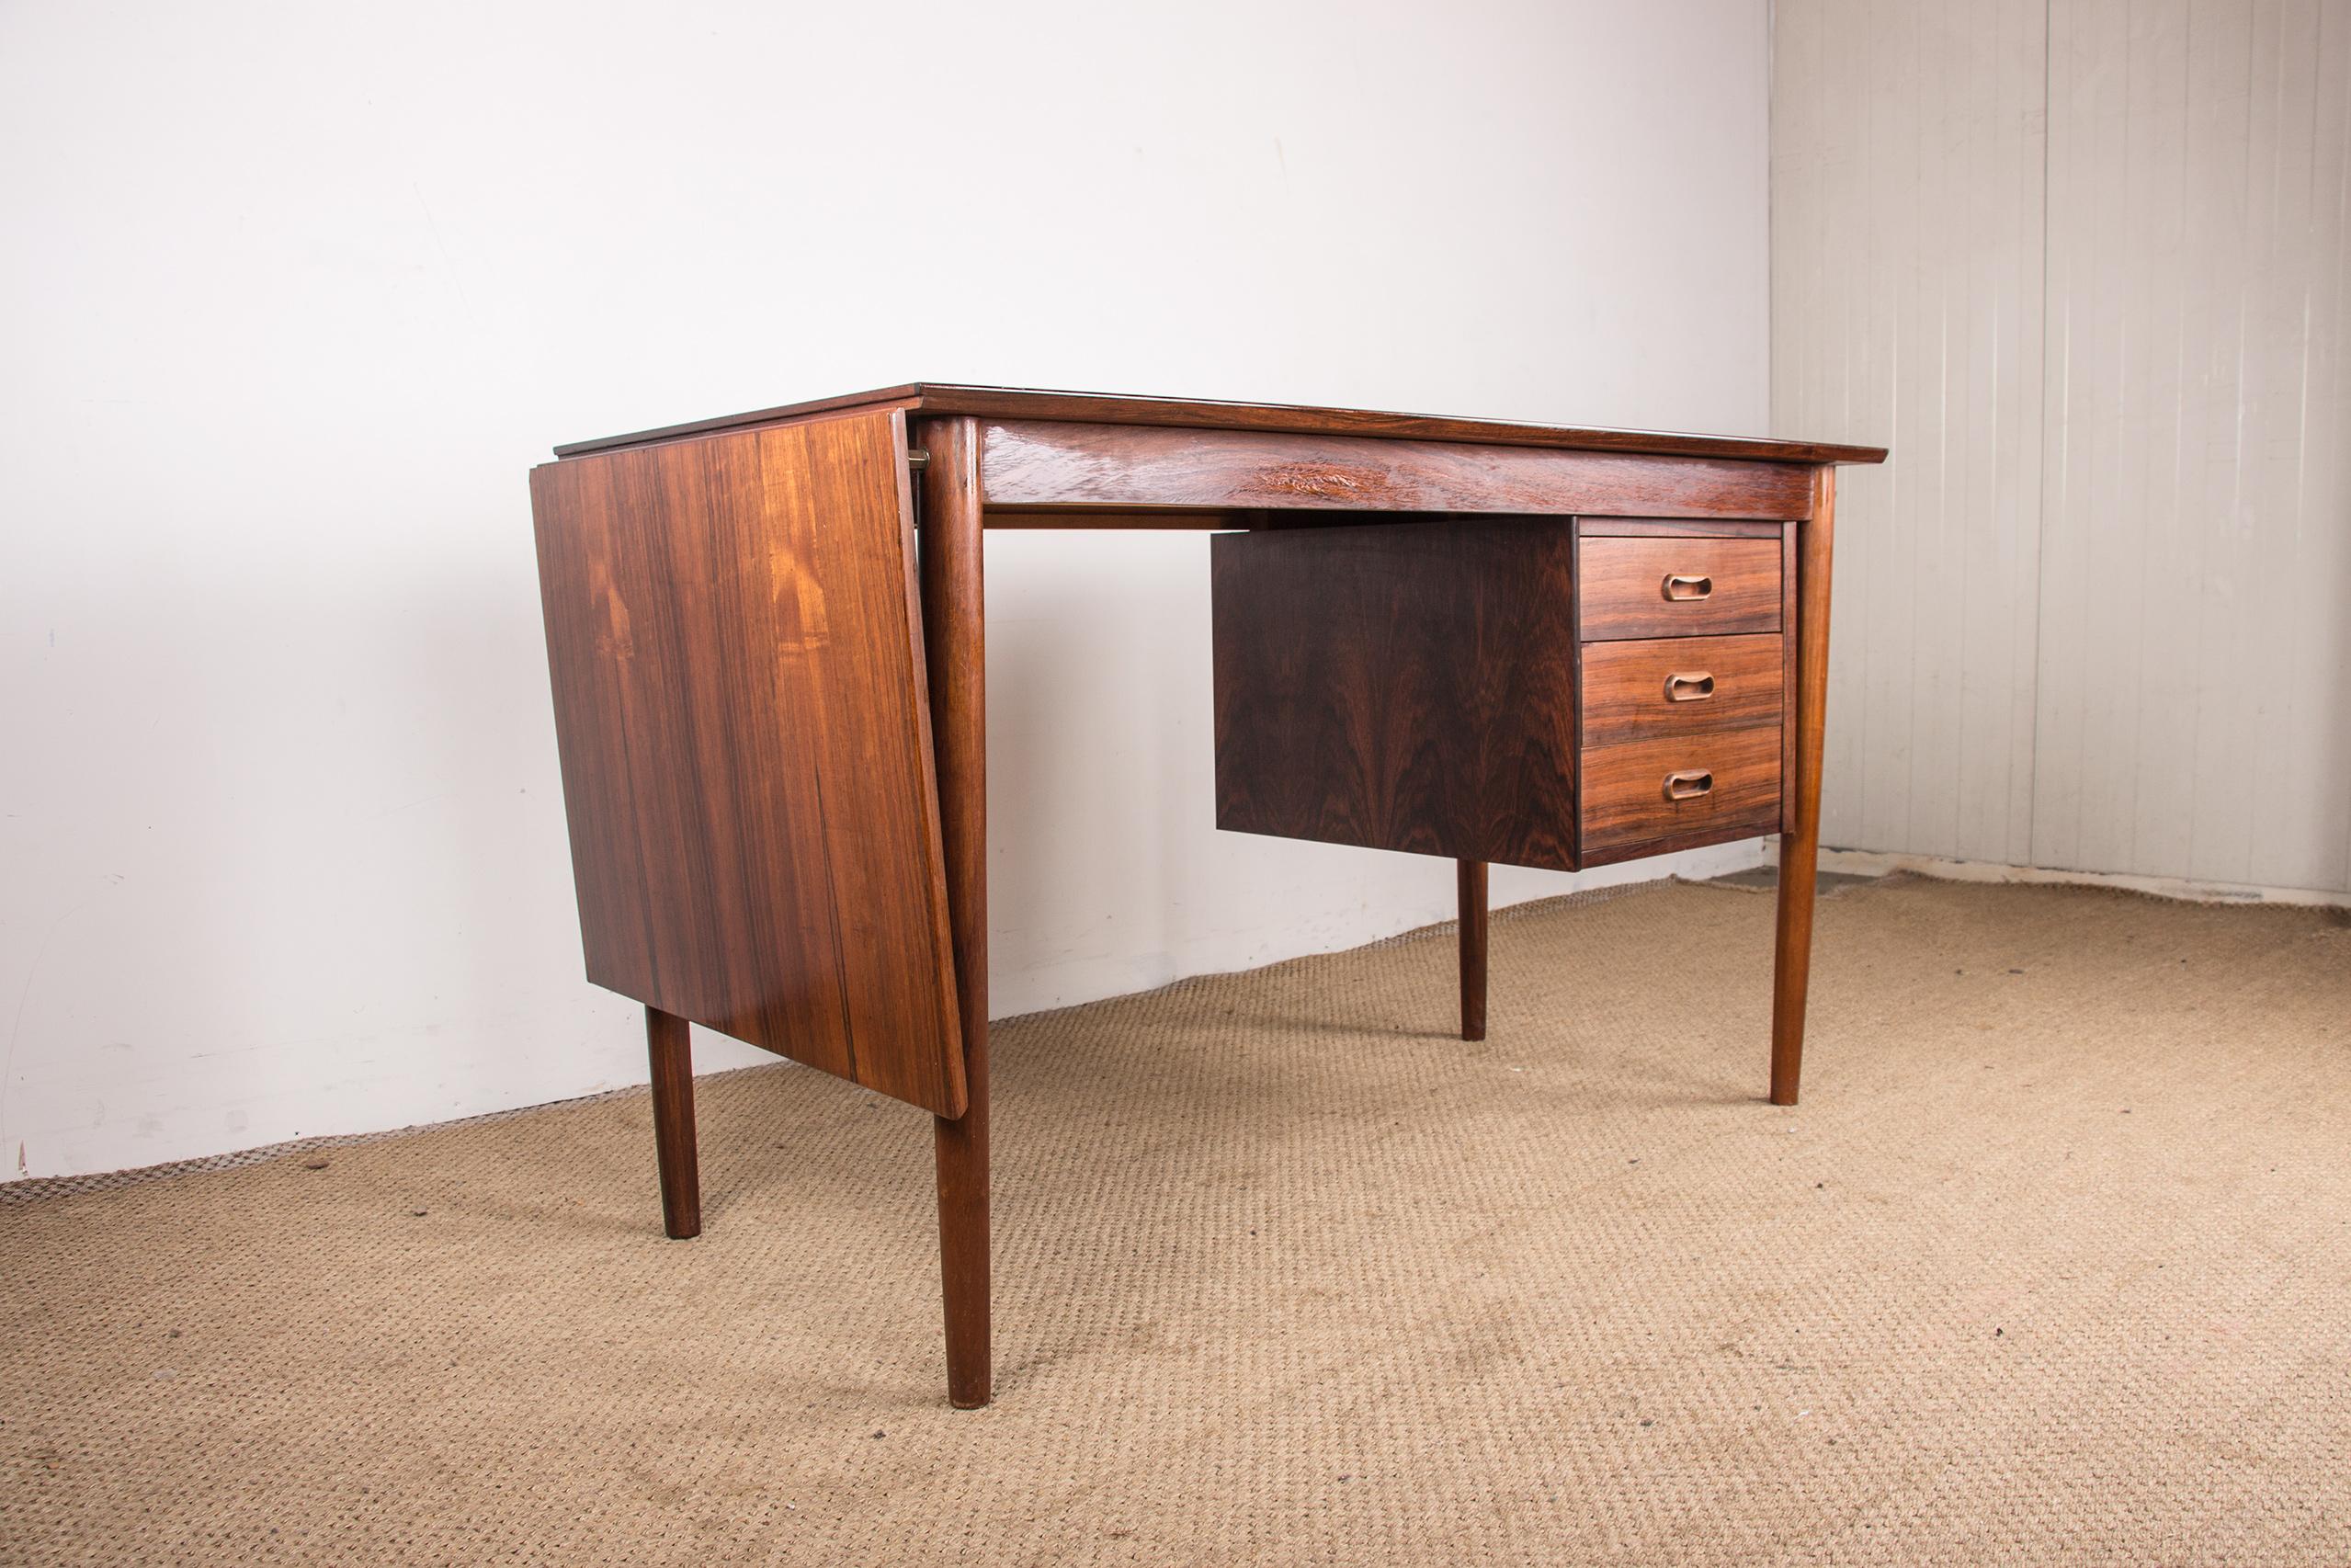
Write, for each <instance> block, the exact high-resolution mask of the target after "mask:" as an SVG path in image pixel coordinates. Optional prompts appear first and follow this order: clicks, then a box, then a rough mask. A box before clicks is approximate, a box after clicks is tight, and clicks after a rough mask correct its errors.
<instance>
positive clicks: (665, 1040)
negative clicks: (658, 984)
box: [645, 1007, 702, 1242]
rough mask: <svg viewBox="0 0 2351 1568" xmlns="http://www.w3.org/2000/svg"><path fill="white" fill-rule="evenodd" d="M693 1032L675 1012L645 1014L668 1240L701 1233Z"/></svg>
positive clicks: (648, 1011) (656, 1150)
mask: <svg viewBox="0 0 2351 1568" xmlns="http://www.w3.org/2000/svg"><path fill="white" fill-rule="evenodd" d="M693 1050H694V1047H693V1028H692V1026H690V1025H689V1024H687V1021H686V1020H685V1019H684V1018H681V1017H678V1016H677V1015H676V1014H675V1013H664V1012H663V1011H662V1010H661V1009H660V1008H659V1007H648V1008H646V1009H645V1051H646V1054H647V1055H648V1056H650V1057H651V1058H652V1062H653V1160H654V1163H655V1164H656V1165H659V1166H660V1168H661V1222H662V1229H663V1230H664V1231H666V1232H668V1233H669V1234H670V1237H671V1239H672V1240H675V1241H681V1242H682V1241H687V1240H688V1239H690V1238H692V1237H695V1236H698V1235H700V1234H701V1233H702V1173H701V1162H700V1160H699V1158H698V1155H697V1153H696V1150H695V1147H694V1057H693Z"/></svg>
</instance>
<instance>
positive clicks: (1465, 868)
mask: <svg viewBox="0 0 2351 1568" xmlns="http://www.w3.org/2000/svg"><path fill="white" fill-rule="evenodd" d="M1456 865H1457V868H1458V880H1459V885H1460V894H1461V1038H1462V1039H1463V1040H1483V1039H1485V1037H1486V863H1485V862H1484V861H1483V860H1462V861H1459V862H1457V863H1456Z"/></svg>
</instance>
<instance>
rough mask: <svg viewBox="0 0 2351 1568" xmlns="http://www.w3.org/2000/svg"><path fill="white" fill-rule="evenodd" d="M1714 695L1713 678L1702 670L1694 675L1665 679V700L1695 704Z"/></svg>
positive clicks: (1671, 676) (1673, 676) (1674, 676)
mask: <svg viewBox="0 0 2351 1568" xmlns="http://www.w3.org/2000/svg"><path fill="white" fill-rule="evenodd" d="M1713 695H1714V677H1713V676H1711V675H1709V674H1708V673H1707V672H1706V671H1704V670H1700V671H1698V673H1697V674H1696V675H1670V676H1666V677H1665V700H1666V701H1668V702H1697V701H1698V700H1700V699H1704V698H1709V697H1712V696H1713Z"/></svg>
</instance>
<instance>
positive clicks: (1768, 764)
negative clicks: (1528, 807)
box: [1581, 722, 1779, 864]
mask: <svg viewBox="0 0 2351 1568" xmlns="http://www.w3.org/2000/svg"><path fill="white" fill-rule="evenodd" d="M1583 776H1584V777H1583V785H1584V809H1583V817H1584V820H1583V824H1582V825H1583V834H1582V839H1581V842H1582V846H1583V852H1584V860H1585V862H1586V863H1587V864H1590V863H1592V862H1593V861H1595V860H1596V859H1607V858H1616V857H1612V856H1610V855H1608V854H1607V851H1610V850H1614V849H1621V848H1624V847H1626V846H1630V845H1641V844H1648V843H1650V842H1652V841H1653V840H1656V839H1662V838H1675V839H1678V838H1684V837H1692V836H1696V835H1710V836H1717V837H1721V838H1734V837H1738V836H1741V835H1743V834H1750V833H1754V834H1762V833H1769V832H1771V831H1773V830H1774V829H1776V828H1777V826H1778V825H1779V725H1778V723H1777V722H1773V723H1772V724H1770V725H1768V726H1761V725H1757V726H1751V727H1749V728H1747V729H1743V730H1718V731H1716V732H1714V733H1710V734H1701V735H1689V736H1680V735H1671V736H1666V737H1664V738H1662V739H1656V740H1645V741H1631V742H1628V743H1627V744H1623V745H1613V746H1594V747H1590V748H1587V749H1586V750H1585V751H1584V767H1583Z"/></svg>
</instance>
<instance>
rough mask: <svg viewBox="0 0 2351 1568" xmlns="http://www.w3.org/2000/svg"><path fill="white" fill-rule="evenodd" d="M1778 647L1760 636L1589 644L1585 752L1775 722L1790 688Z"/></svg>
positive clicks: (1776, 639)
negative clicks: (1783, 695)
mask: <svg viewBox="0 0 2351 1568" xmlns="http://www.w3.org/2000/svg"><path fill="white" fill-rule="evenodd" d="M1780 642H1781V639H1780V638H1779V636H1778V635H1777V633H1764V634H1760V635H1755V636H1748V637H1660V638H1646V639H1643V640H1641V641H1640V642H1594V643H1590V644H1588V645H1586V646H1585V647H1584V676H1583V691H1584V705H1583V717H1584V746H1585V747H1586V749H1589V748H1591V747H1594V746H1609V745H1618V744H1623V743H1625V742H1627V741H1636V740H1641V739H1645V738H1650V737H1656V736H1664V735H1697V734H1704V733H1707V732H1709V731H1711V730H1739V729H1745V728H1748V727H1749V726H1752V725H1755V724H1776V723H1777V722H1779V710H1780V708H1781V706H1782V701H1781V698H1782V694H1783V692H1784V690H1785V688H1786V684H1787V678H1786V677H1787V669H1786V664H1785V661H1784V660H1783V659H1782V657H1781V655H1780Z"/></svg>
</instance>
